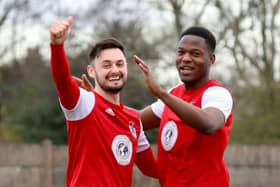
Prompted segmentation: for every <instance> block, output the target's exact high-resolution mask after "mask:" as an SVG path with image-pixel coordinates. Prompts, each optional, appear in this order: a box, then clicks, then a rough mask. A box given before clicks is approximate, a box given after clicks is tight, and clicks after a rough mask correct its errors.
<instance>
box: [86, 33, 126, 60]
mask: <svg viewBox="0 0 280 187" xmlns="http://www.w3.org/2000/svg"><path fill="white" fill-rule="evenodd" d="M113 48H118V49H120V50H121V51H122V52H123V54H124V55H125V56H126V53H125V48H124V45H123V44H122V43H121V42H120V41H118V40H117V39H115V38H106V39H103V40H101V41H99V42H97V43H96V44H95V45H94V46H93V47H92V49H91V51H90V53H89V61H90V62H92V60H93V59H95V57H97V56H99V54H100V52H101V51H103V50H104V49H113Z"/></svg>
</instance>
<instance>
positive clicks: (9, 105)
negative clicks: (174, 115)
mask: <svg viewBox="0 0 280 187" xmlns="http://www.w3.org/2000/svg"><path fill="white" fill-rule="evenodd" d="M0 71H1V74H0V75H1V77H0V78H1V79H0V82H1V84H0V88H1V90H2V105H3V107H2V113H3V116H2V125H1V131H2V136H4V138H5V139H7V140H11V141H20V142H28V143H31V142H39V141H41V140H43V139H45V138H49V139H52V140H53V142H54V143H65V142H66V135H65V131H66V129H65V125H63V124H64V121H65V120H64V117H63V116H62V115H61V111H60V108H59V104H58V99H57V95H56V92H55V90H54V86H53V84H52V80H51V75H50V70H49V67H48V66H46V65H45V63H44V62H43V60H42V58H41V55H40V54H39V49H37V48H35V49H30V50H29V51H28V55H27V57H26V58H25V59H23V60H22V61H20V62H18V63H11V64H9V65H5V66H1V69H0Z"/></svg>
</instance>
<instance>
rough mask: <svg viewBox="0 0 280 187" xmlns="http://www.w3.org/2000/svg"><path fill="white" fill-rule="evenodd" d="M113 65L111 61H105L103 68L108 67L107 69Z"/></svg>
mask: <svg viewBox="0 0 280 187" xmlns="http://www.w3.org/2000/svg"><path fill="white" fill-rule="evenodd" d="M111 66H112V64H111V63H109V62H105V63H103V64H102V67H103V68H106V69H107V68H110V67H111Z"/></svg>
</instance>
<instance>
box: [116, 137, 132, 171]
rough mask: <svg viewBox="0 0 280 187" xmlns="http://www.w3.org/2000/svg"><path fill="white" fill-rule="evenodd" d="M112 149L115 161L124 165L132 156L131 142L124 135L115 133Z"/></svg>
mask: <svg viewBox="0 0 280 187" xmlns="http://www.w3.org/2000/svg"><path fill="white" fill-rule="evenodd" d="M112 151H113V153H114V156H115V159H116V160H117V162H118V163H119V164H120V165H122V166H126V165H128V164H129V163H130V161H131V157H132V143H131V141H130V140H129V138H128V137H127V136H125V135H117V136H116V137H115V138H114V140H113V142H112Z"/></svg>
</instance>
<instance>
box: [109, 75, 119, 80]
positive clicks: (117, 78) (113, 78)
mask: <svg viewBox="0 0 280 187" xmlns="http://www.w3.org/2000/svg"><path fill="white" fill-rule="evenodd" d="M119 79H120V77H119V76H117V77H110V78H109V80H110V81H116V80H119Z"/></svg>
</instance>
